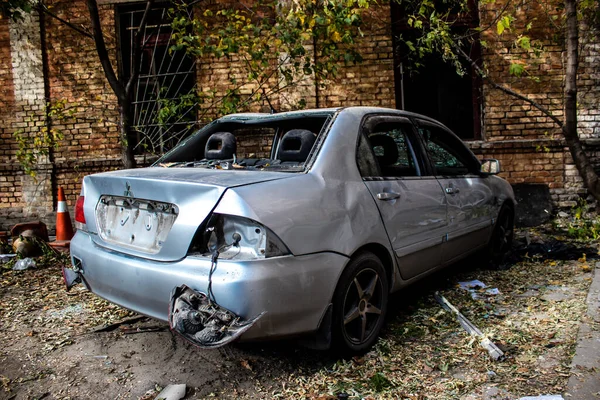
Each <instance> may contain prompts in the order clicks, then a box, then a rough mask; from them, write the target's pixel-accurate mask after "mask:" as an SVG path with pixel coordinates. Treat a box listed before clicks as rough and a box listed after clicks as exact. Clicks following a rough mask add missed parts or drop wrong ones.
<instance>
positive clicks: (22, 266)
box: [13, 257, 35, 271]
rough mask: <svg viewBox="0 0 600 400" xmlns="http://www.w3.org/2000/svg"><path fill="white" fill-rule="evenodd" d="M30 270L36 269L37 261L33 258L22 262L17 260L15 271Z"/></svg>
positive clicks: (24, 259)
mask: <svg viewBox="0 0 600 400" xmlns="http://www.w3.org/2000/svg"><path fill="white" fill-rule="evenodd" d="M29 268H35V260H34V259H33V258H29V257H27V258H23V259H21V260H17V262H16V263H15V266H14V267H13V271H23V270H26V269H29Z"/></svg>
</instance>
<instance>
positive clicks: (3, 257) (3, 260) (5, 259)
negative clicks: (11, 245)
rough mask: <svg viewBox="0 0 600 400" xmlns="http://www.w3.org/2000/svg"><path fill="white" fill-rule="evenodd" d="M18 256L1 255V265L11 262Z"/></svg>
mask: <svg viewBox="0 0 600 400" xmlns="http://www.w3.org/2000/svg"><path fill="white" fill-rule="evenodd" d="M15 256H16V254H0V265H2V264H6V263H7V262H9V261H10V260H11V259H12V258H13V257H15Z"/></svg>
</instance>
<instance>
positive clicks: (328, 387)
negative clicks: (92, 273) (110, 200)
mask: <svg viewBox="0 0 600 400" xmlns="http://www.w3.org/2000/svg"><path fill="white" fill-rule="evenodd" d="M589 232H590V233H593V232H592V231H591V228H590V231H589ZM553 241H557V242H562V243H563V244H564V246H565V247H563V249H564V250H565V251H563V252H558V253H557V252H556V251H555V250H556V249H560V246H559V245H551V246H550V248H551V250H552V251H550V252H548V251H545V252H544V253H543V254H542V253H536V251H537V250H535V249H536V246H534V247H532V248H531V249H533V250H535V251H529V252H528V250H527V249H526V247H527V243H529V244H534V245H535V244H540V246H541V244H542V243H546V244H548V243H550V244H552V243H554V242H553ZM515 249H517V250H518V254H519V256H518V259H516V258H515V259H513V260H512V264H511V266H510V269H507V270H503V271H499V270H488V269H476V268H473V267H471V266H470V265H472V263H471V262H470V261H465V262H464V263H459V264H458V265H455V266H453V267H450V268H448V269H446V270H445V272H444V273H443V274H436V275H434V276H432V277H430V278H428V279H426V280H423V281H422V282H419V283H417V284H415V285H413V286H412V287H409V288H407V289H406V290H404V291H402V292H401V293H399V294H397V295H395V296H393V298H392V299H391V302H392V303H391V304H390V307H389V308H388V310H389V311H388V312H389V318H388V322H387V324H386V327H385V328H384V331H383V333H382V336H381V339H380V340H379V341H378V342H377V344H376V345H375V346H374V348H373V349H372V350H371V351H369V352H367V353H366V354H364V355H361V356H357V357H353V358H347V359H346V358H339V357H333V356H331V355H330V354H329V353H324V352H315V351H311V350H307V349H304V348H300V347H298V346H296V345H295V344H290V343H289V342H284V343H279V342H273V343H268V344H263V343H261V344H252V345H242V344H238V345H235V346H225V347H223V348H221V349H219V350H215V351H199V350H197V349H196V348H194V347H193V346H191V345H188V344H187V343H186V342H185V341H183V340H180V339H179V338H178V337H177V336H176V335H173V334H172V333H171V332H168V331H167V332H165V331H157V332H153V333H146V334H143V335H130V334H128V332H130V331H131V332H133V331H134V330H135V331H137V330H138V329H139V330H140V331H144V330H146V329H154V328H158V325H157V322H156V321H153V320H146V319H145V318H146V317H142V316H139V315H137V314H134V313H132V312H130V311H128V310H125V309H123V308H121V307H118V306H116V305H114V304H110V303H108V302H106V301H104V300H102V299H100V298H98V297H97V296H95V295H93V294H91V293H90V292H88V291H87V290H85V289H84V288H83V285H78V286H75V287H73V290H71V291H70V292H66V291H65V290H64V282H63V278H62V276H61V266H62V265H69V263H70V261H69V259H68V257H65V256H64V255H57V254H56V253H54V252H47V253H45V254H44V255H42V256H40V257H37V258H35V260H36V264H37V265H36V267H35V268H31V269H28V270H24V271H13V270H12V266H13V263H14V261H15V259H16V258H17V257H13V260H12V261H9V262H8V263H6V264H4V265H1V266H0V365H3V369H1V370H0V398H4V397H7V398H13V397H16V398H40V397H41V396H47V397H50V398H61V399H67V398H95V397H97V396H98V394H99V393H101V394H102V395H103V397H105V398H115V399H130V398H134V399H140V400H155V398H156V396H157V394H158V393H160V392H161V391H162V390H163V388H162V387H159V386H158V385H156V383H157V382H170V383H173V382H175V383H177V382H186V383H188V387H187V393H186V398H190V399H192V398H195V399H197V398H222V399H237V398H241V399H243V398H250V399H262V398H276V399H277V398H279V399H290V398H306V399H336V398H338V397H339V395H340V394H346V395H347V397H346V398H347V399H348V400H360V399H363V398H364V399H389V398H398V399H411V400H415V399H419V400H420V399H424V398H425V396H426V398H427V400H446V399H463V400H480V399H485V398H489V399H492V398H510V399H519V398H521V397H524V396H529V397H532V396H538V397H539V396H542V395H544V394H548V393H564V391H565V389H566V387H567V381H568V379H569V376H570V375H571V361H572V354H573V349H574V346H575V344H576V338H577V333H578V329H579V326H580V321H581V319H582V318H583V316H584V315H585V312H586V310H587V305H586V301H585V297H586V294H587V293H588V288H589V285H590V282H591V277H592V271H593V268H590V267H589V265H590V260H591V259H593V258H597V252H598V241H582V240H580V239H577V240H574V239H571V236H569V235H567V234H566V233H565V232H563V231H561V230H558V231H557V230H556V229H554V227H553V226H551V225H550V224H549V225H547V226H544V227H539V228H536V229H527V230H520V231H519V230H517V231H516V242H515ZM531 249H530V250H531ZM556 254H558V255H559V256H560V259H559V258H554V257H555V255H556ZM584 254H585V256H584ZM562 256H564V258H568V259H562V258H563V257H562ZM567 256H568V257H567ZM596 272H597V271H596ZM475 280H478V281H479V282H481V283H484V284H485V285H486V287H485V288H472V290H474V291H475V292H476V293H477V294H478V295H479V297H478V298H473V297H472V296H471V293H470V292H469V291H467V290H464V289H462V288H460V286H459V285H458V284H457V282H469V281H475ZM489 288H495V289H497V290H498V293H501V294H499V295H486V294H485V290H487V289H489ZM436 291H439V293H440V294H441V295H443V296H444V298H446V299H447V300H448V301H449V302H451V304H452V305H454V306H455V307H456V308H457V309H459V310H460V312H461V313H462V314H463V315H464V316H465V317H466V318H468V320H469V321H471V322H472V323H473V324H474V325H476V326H477V328H478V329H479V330H480V331H481V332H482V333H483V334H484V335H485V336H486V337H488V338H489V339H490V340H493V342H494V343H495V344H496V345H497V346H498V347H499V348H500V349H501V350H502V351H503V352H504V353H505V359H504V360H503V361H502V362H497V361H494V360H493V359H491V358H490V357H489V354H488V353H487V351H485V350H484V349H482V348H481V346H480V345H479V340H477V339H476V338H474V337H471V336H469V335H465V334H463V333H462V332H461V331H460V330H458V329H457V324H456V319H455V318H454V316H453V315H452V314H450V313H447V312H445V311H443V310H441V308H440V306H439V304H438V303H437V302H436V301H435V300H434V299H433V296H432V294H433V293H434V292H436ZM480 292H481V293H480ZM130 317H134V318H139V320H137V321H136V322H131V323H126V324H125V323H123V322H122V321H123V320H127V318H130ZM99 325H102V326H103V327H108V326H111V327H112V329H109V330H102V329H99V331H98V332H95V333H91V332H90V330H91V329H92V327H94V326H99ZM164 326H165V327H166V326H167V325H166V324H165V325H164ZM149 327H150V328H149ZM190 382H194V383H195V384H196V385H197V386H196V387H190V385H189V383H190ZM151 387H154V389H152V390H151V391H148V392H146V391H147V390H148V389H149V388H151ZM42 388H43V389H42ZM46 392H48V393H50V395H47V394H46ZM502 396H504V397H502ZM534 398H535V397H534ZM542 398H543V397H542ZM567 398H568V397H567ZM536 400H538V399H536ZM544 400H548V399H544Z"/></svg>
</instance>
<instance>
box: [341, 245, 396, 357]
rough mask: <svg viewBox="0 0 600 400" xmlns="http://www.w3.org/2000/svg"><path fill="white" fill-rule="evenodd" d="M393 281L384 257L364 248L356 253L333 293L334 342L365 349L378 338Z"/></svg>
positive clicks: (350, 349) (343, 347) (346, 350)
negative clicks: (384, 263) (388, 277)
mask: <svg viewBox="0 0 600 400" xmlns="http://www.w3.org/2000/svg"><path fill="white" fill-rule="evenodd" d="M388 294H389V284H388V279H387V275H386V272H385V269H384V267H383V264H382V263H381V260H379V258H378V257H377V256H375V255H374V254H372V253H369V252H364V253H360V254H358V255H357V256H355V257H353V259H352V260H351V261H350V263H349V265H348V266H347V267H346V269H345V270H344V272H343V273H342V276H341V278H340V280H339V282H338V285H337V287H336V290H335V293H334V296H333V326H332V333H333V345H334V347H335V348H337V349H338V350H340V351H341V352H343V353H362V352H365V351H367V350H368V349H369V348H370V347H371V346H372V345H373V344H374V343H375V341H376V340H377V337H378V336H379V333H380V332H381V328H382V327H383V322H384V319H385V314H386V311H387V302H388Z"/></svg>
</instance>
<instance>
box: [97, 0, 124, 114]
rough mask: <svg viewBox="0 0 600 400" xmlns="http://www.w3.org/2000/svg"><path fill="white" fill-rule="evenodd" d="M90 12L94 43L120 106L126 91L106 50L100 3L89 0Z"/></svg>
mask: <svg viewBox="0 0 600 400" xmlns="http://www.w3.org/2000/svg"><path fill="white" fill-rule="evenodd" d="M87 6H88V10H89V12H90V21H91V23H92V32H93V36H94V42H95V43H96V51H97V52H98V58H99V59H100V64H102V68H103V69H104V75H105V76H106V79H107V80H108V83H109V84H110V87H111V88H112V90H113V92H115V95H116V96H117V98H118V99H119V104H122V102H123V101H124V100H125V98H126V96H125V89H124V88H123V85H121V83H120V82H119V79H118V78H117V75H116V74H115V70H114V69H113V66H112V64H111V62H110V58H109V56H108V51H107V50H106V43H105V42H104V35H103V34H102V25H100V14H99V12H98V3H97V2H96V0H87Z"/></svg>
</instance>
